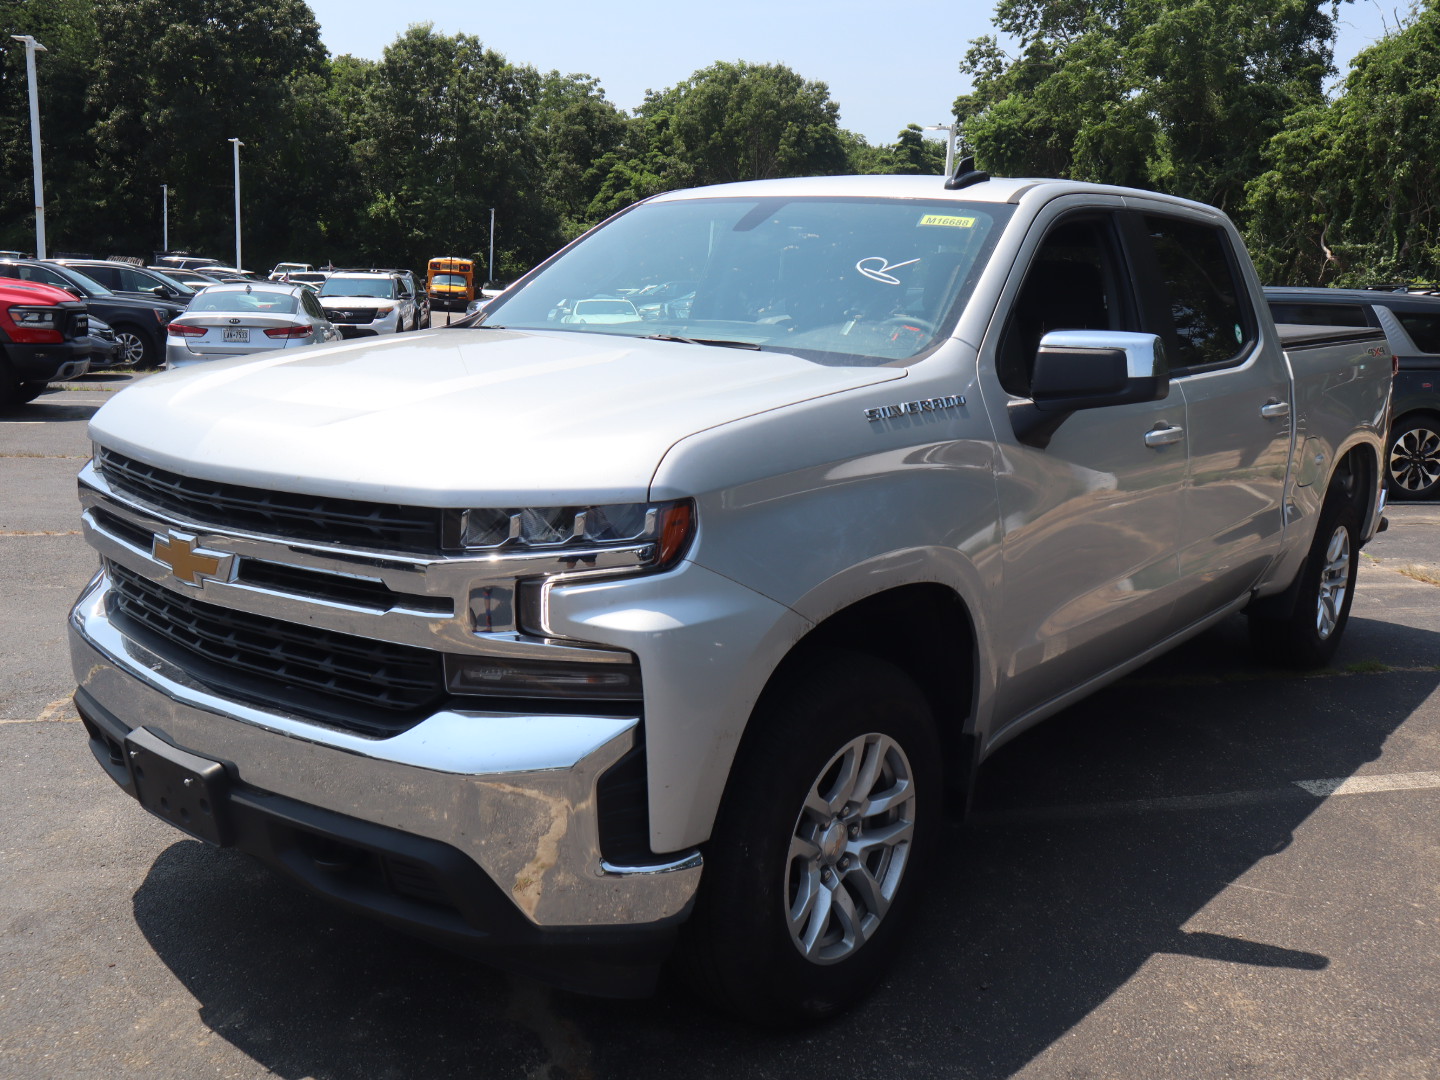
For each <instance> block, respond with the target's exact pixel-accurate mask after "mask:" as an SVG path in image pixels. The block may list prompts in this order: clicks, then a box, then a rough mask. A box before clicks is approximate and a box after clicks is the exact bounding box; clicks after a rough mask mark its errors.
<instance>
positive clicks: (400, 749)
mask: <svg viewBox="0 0 1440 1080" xmlns="http://www.w3.org/2000/svg"><path fill="white" fill-rule="evenodd" d="M70 630H71V634H70V637H71V655H72V661H73V664H74V669H75V677H76V680H77V682H78V684H79V690H80V692H81V695H82V697H85V698H86V699H87V700H91V701H93V702H95V703H97V704H98V705H99V706H100V707H102V708H103V709H105V710H107V711H108V712H109V713H110V714H112V715H113V716H114V717H116V718H118V719H119V720H120V721H121V722H122V723H124V724H125V725H127V726H128V727H131V728H133V727H141V726H143V727H145V728H146V729H148V730H149V731H151V732H152V733H154V734H156V735H158V736H159V737H160V738H162V739H163V740H165V741H166V742H168V743H170V744H172V745H173V746H176V747H178V748H180V749H182V750H185V751H188V752H190V753H192V754H196V755H199V756H201V757H205V758H209V759H212V760H216V761H220V762H224V763H226V765H227V767H228V769H229V771H230V773H231V779H232V781H233V782H235V783H237V784H239V785H242V786H243V787H245V788H248V789H254V790H256V791H258V792H261V793H272V794H274V795H278V796H282V797H284V798H287V799H291V800H295V801H297V802H299V803H303V804H305V805H307V806H314V807H318V808H320V809H322V810H324V811H329V812H333V813H335V814H340V815H345V816H346V817H348V818H353V819H359V820H360V821H364V822H370V823H374V824H376V825H380V826H383V827H387V828H390V829H395V830H399V831H401V832H403V833H406V834H410V835H413V836H417V837H423V838H427V839H429V840H434V841H439V842H440V843H443V844H446V845H449V846H450V847H452V848H454V849H455V850H457V851H458V852H460V853H461V854H463V855H464V856H466V857H467V858H469V859H471V860H473V861H474V862H475V864H477V865H478V866H479V867H480V868H481V870H482V871H483V872H484V873H485V875H486V876H487V877H488V878H489V879H490V880H491V881H493V882H494V883H495V884H496V886H497V887H498V888H499V889H501V890H502V891H503V892H504V894H505V895H506V896H507V897H508V899H509V901H510V902H511V903H513V905H514V906H515V908H517V909H518V910H519V912H520V913H521V914H522V915H523V917H524V919H525V920H527V922H528V924H530V925H533V926H535V927H540V928H546V929H549V928H556V929H559V928H602V927H615V928H620V927H626V926H632V927H633V926H637V925H643V924H653V923H660V922H664V921H666V920H672V919H674V918H675V917H677V916H679V915H680V914H681V913H682V912H683V911H684V910H685V908H686V906H687V905H688V904H689V902H690V900H691V898H692V897H693V895H694V893H695V890H696V888H697V886H698V884H699V880H700V873H701V857H700V855H699V853H698V852H690V853H686V854H684V855H681V856H678V857H671V858H669V859H667V861H664V862H661V863H657V864H655V865H646V866H639V867H621V866H615V865H612V864H609V863H607V862H606V861H605V860H604V859H603V858H602V856H601V852H600V842H599V827H598V812H597V809H598V808H597V799H596V781H597V779H598V778H599V777H600V776H601V774H603V773H604V772H605V771H606V770H607V769H609V768H610V767H611V766H612V765H614V764H615V763H616V762H617V761H619V760H620V758H621V757H622V756H623V755H624V754H625V753H626V752H627V751H628V750H630V749H631V748H632V746H634V744H635V740H636V738H637V733H638V727H639V721H638V719H637V718H635V717H604V716H584V715H574V716H560V715H547V714H518V713H499V712H484V713H481V712H464V713H462V712H455V711H441V712H438V713H435V714H434V715H432V716H430V717H428V718H426V719H425V720H423V721H422V722H420V723H419V724H417V725H416V726H414V727H412V728H410V729H409V730H407V731H405V732H403V733H401V734H399V735H396V736H393V737H390V738H385V739H372V738H367V737H365V736H362V735H358V734H352V733H349V732H345V731H339V730H335V729H331V728H328V727H322V726H320V725H318V724H315V723H312V722H309V721H307V720H305V719H302V718H299V717H294V716H287V715H284V714H282V713H280V712H277V711H270V710H266V709H261V708H258V707H255V706H251V705H247V704H244V703H241V702H237V701H234V700H228V699H225V698H223V697H220V696H218V695H217V694H216V693H215V692H214V691H212V690H210V689H209V688H207V687H205V686H203V685H201V684H200V683H198V682H196V681H195V680H194V679H193V678H191V677H190V676H189V675H188V674H187V673H186V672H185V671H183V670H182V669H180V668H178V667H176V666H175V665H174V664H172V663H170V662H168V661H167V660H166V659H164V658H163V657H160V656H158V655H156V654H155V653H153V652H151V651H150V650H149V649H147V648H145V647H144V646H143V645H142V644H140V643H138V642H136V641H135V640H133V639H130V638H127V637H125V636H124V635H123V634H122V633H121V632H120V630H119V629H118V628H117V627H116V626H115V625H114V624H113V623H112V622H111V621H110V619H109V618H108V617H107V615H106V583H105V579H104V577H103V576H97V577H96V579H95V580H94V581H92V582H91V583H90V585H89V586H88V587H87V588H86V590H85V592H84V593H83V594H82V595H81V597H80V600H79V601H78V602H77V604H76V606H75V608H74V610H73V612H72V613H71V618H70Z"/></svg>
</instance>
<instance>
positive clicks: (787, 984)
mask: <svg viewBox="0 0 1440 1080" xmlns="http://www.w3.org/2000/svg"><path fill="white" fill-rule="evenodd" d="M751 725H752V733H751V734H749V735H747V737H746V741H745V744H744V745H743V746H742V747H741V751H740V754H739V756H738V757H737V759H736V764H735V770H734V772H733V773H732V778H731V782H730V784H729V786H728V787H727V789H726V795H725V799H724V802H723V804H722V807H721V811H720V815H719V818H718V820H717V822H716V828H715V833H714V836H713V838H712V840H711V842H710V844H709V846H708V847H707V849H706V853H705V860H706V867H705V884H703V885H702V887H701V889H702V891H701V895H700V897H699V899H698V901H697V905H696V910H695V916H694V918H693V919H692V920H691V921H690V923H689V924H688V925H687V926H686V931H685V939H684V942H683V945H682V960H683V962H684V964H685V966H686V969H687V973H688V974H689V976H690V978H691V981H692V983H693V984H694V985H695V986H696V987H697V988H698V989H699V990H700V991H701V992H702V993H704V994H705V995H706V996H707V997H709V998H710V999H711V1000H712V1001H714V1002H715V1003H716V1004H717V1005H719V1006H720V1007H721V1008H723V1009H725V1010H726V1011H728V1012H731V1013H734V1014H737V1015H739V1016H741V1017H743V1018H745V1019H748V1020H751V1021H754V1022H757V1023H761V1024H765V1025H783V1024H789V1023H795V1022H800V1021H811V1020H818V1019H822V1018H824V1017H826V1016H829V1015H832V1014H834V1013H836V1012H838V1011H840V1010H842V1009H844V1008H846V1007H847V1006H849V1005H851V1004H852V1003H854V1002H855V1001H857V1000H858V999H859V998H861V997H862V996H864V995H865V994H867V993H869V992H870V990H872V989H873V988H874V986H875V985H876V983H877V982H878V981H879V979H880V976H881V974H882V973H883V971H884V969H885V967H886V966H887V965H888V964H889V962H890V961H891V959H892V957H893V954H894V952H895V949H896V943H897V938H898V936H899V935H900V934H901V932H902V931H903V929H904V927H905V924H906V922H907V920H908V918H909V915H910V912H911V909H912V908H913V906H914V904H915V903H916V900H917V895H918V893H919V890H920V885H921V881H922V878H923V875H924V872H925V869H926V864H927V863H928V862H929V861H930V856H931V849H932V848H933V845H934V843H935V841H936V839H937V838H938V832H939V817H940V813H941V798H940V786H941V782H940V764H939V762H940V749H939V742H938V738H937V736H936V733H935V725H934V722H933V719H932V717H931V714H930V709H929V706H928V704H927V702H926V700H925V697H924V695H923V694H922V693H921V692H920V690H919V688H918V687H916V685H915V684H914V683H913V682H912V681H911V680H910V679H909V678H908V677H906V676H905V675H904V674H903V673H902V672H901V671H900V670H899V669H898V668H896V667H894V666H893V665H891V664H888V663H885V662H883V661H880V660H876V659H873V658H871V657H868V656H863V655H859V654H849V653H833V654H829V655H826V656H823V657H819V658H815V659H813V660H812V661H809V662H806V663H804V664H803V665H801V666H799V667H797V668H796V669H795V670H793V671H791V672H789V673H788V674H786V675H782V676H781V677H780V682H779V683H778V685H777V686H775V687H773V688H772V689H771V690H769V691H767V693H766V695H765V696H764V698H762V700H761V702H760V704H759V705H758V706H757V708H756V711H755V715H754V716H753V717H752V719H751Z"/></svg>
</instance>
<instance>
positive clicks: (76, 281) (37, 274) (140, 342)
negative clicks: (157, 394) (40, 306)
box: [0, 259, 185, 367]
mask: <svg viewBox="0 0 1440 1080" xmlns="http://www.w3.org/2000/svg"><path fill="white" fill-rule="evenodd" d="M0 276H4V277H12V278H20V279H21V280H22V281H38V282H40V283H41V284H44V285H54V286H55V287H56V288H59V289H64V290H65V291H66V292H68V293H72V294H73V295H75V296H78V297H79V298H80V299H81V300H84V301H85V303H86V305H87V307H88V308H89V309H90V311H91V312H93V313H94V314H95V315H98V316H99V317H100V318H101V319H102V320H103V321H105V322H106V323H108V324H109V325H110V327H111V328H112V329H113V330H114V331H115V343H116V344H117V345H118V346H119V347H120V354H121V358H122V361H123V362H124V363H125V364H126V366H133V367H158V366H159V364H160V363H161V361H162V360H164V358H165V327H166V326H167V325H169V323H170V321H171V320H172V319H174V318H175V316H177V315H180V314H182V313H183V312H184V310H185V304H183V303H172V302H171V301H168V300H160V299H158V298H157V299H154V300H142V299H139V298H138V297H134V296H120V295H118V294H117V293H113V292H111V291H110V290H109V289H107V288H106V287H105V286H104V285H101V284H100V283H99V282H98V281H96V280H95V279H94V278H91V277H87V276H86V275H85V274H84V273H83V272H82V271H79V270H75V269H72V268H70V267H68V266H62V265H60V264H59V263H54V262H41V261H40V260H38V259H0Z"/></svg>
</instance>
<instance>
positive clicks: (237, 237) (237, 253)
mask: <svg viewBox="0 0 1440 1080" xmlns="http://www.w3.org/2000/svg"><path fill="white" fill-rule="evenodd" d="M229 141H230V142H231V143H232V144H234V146H235V269H236V270H244V269H245V265H244V263H242V262H241V261H240V147H242V146H244V145H245V144H244V143H243V142H241V141H240V140H239V139H230V140H229Z"/></svg>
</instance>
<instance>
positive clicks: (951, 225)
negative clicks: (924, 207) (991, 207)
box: [920, 214, 975, 229]
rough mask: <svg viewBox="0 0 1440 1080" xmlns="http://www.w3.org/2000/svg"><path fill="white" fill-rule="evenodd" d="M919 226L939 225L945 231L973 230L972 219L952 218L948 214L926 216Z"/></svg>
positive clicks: (973, 222) (973, 220)
mask: <svg viewBox="0 0 1440 1080" xmlns="http://www.w3.org/2000/svg"><path fill="white" fill-rule="evenodd" d="M920 224H921V225H941V226H944V227H945V228H947V229H973V228H974V227H975V219H974V218H973V217H952V216H950V215H949V214H926V215H925V216H924V217H922V218H921V219H920Z"/></svg>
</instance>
